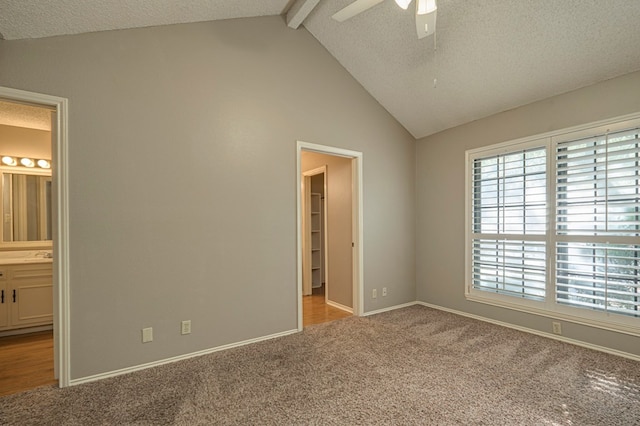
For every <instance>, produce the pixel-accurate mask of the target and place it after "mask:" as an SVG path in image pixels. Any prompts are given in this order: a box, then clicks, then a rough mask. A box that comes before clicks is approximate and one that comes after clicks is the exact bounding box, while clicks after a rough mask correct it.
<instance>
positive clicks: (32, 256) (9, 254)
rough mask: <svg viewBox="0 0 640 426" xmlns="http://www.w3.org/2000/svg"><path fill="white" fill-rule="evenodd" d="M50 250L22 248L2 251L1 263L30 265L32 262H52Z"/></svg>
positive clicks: (0, 253) (0, 254)
mask: <svg viewBox="0 0 640 426" xmlns="http://www.w3.org/2000/svg"><path fill="white" fill-rule="evenodd" d="M51 262H53V258H52V256H51V251H50V250H21V251H2V252H0V266H1V265H28V264H31V263H51Z"/></svg>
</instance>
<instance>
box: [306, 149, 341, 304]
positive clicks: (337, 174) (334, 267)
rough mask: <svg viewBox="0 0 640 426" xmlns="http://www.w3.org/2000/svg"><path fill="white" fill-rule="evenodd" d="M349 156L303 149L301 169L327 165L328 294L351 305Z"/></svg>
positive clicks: (338, 301) (331, 298)
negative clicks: (304, 150)
mask: <svg viewBox="0 0 640 426" xmlns="http://www.w3.org/2000/svg"><path fill="white" fill-rule="evenodd" d="M351 161H352V160H351V159H349V158H344V157H338V156H335V155H325V154H319V153H315V152H302V155H301V159H300V163H301V170H302V171H303V172H306V171H309V170H313V169H315V168H318V167H322V166H327V195H326V197H325V202H326V203H327V252H328V254H327V261H328V265H329V271H328V273H327V278H328V280H327V290H328V291H327V298H328V299H329V300H330V301H332V302H336V303H339V304H341V305H344V306H347V307H349V308H353V248H352V247H351V242H352V241H353V239H352V236H353V234H352V231H353V227H352V220H353V219H352V213H351V210H352V191H351V185H352V182H351V181H352V175H351V173H352V172H351Z"/></svg>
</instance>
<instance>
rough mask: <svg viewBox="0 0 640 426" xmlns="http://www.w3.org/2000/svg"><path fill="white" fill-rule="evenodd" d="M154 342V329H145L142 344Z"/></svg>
mask: <svg viewBox="0 0 640 426" xmlns="http://www.w3.org/2000/svg"><path fill="white" fill-rule="evenodd" d="M152 341H153V328H152V327H148V328H143V329H142V343H149V342H152Z"/></svg>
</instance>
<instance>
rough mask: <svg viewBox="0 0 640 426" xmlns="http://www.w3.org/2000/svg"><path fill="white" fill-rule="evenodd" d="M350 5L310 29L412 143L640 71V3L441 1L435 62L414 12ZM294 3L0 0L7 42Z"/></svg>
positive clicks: (343, 1)
mask: <svg viewBox="0 0 640 426" xmlns="http://www.w3.org/2000/svg"><path fill="white" fill-rule="evenodd" d="M298 1H303V0H298ZM351 1H353V0H321V1H320V2H319V4H318V5H317V6H316V8H315V9H314V10H313V11H312V12H311V14H310V15H309V16H308V17H307V18H306V20H304V22H303V25H304V26H305V27H306V28H307V29H308V30H309V31H310V32H311V33H312V34H313V35H314V36H315V37H316V38H317V39H318V41H319V42H320V43H321V44H322V45H324V46H325V48H327V49H328V50H329V52H331V54H332V55H333V56H335V57H336V59H337V60H338V61H339V62H340V63H341V64H342V65H343V66H344V67H345V68H346V69H347V70H348V71H349V72H350V73H351V74H352V75H353V76H354V78H355V79H356V80H358V81H359V82H360V84H362V86H363V87H364V88H365V89H366V90H367V91H368V92H369V93H371V95H372V96H373V97H375V99H376V100H377V101H378V102H379V103H380V104H381V105H382V106H383V107H384V108H386V109H387V110H388V111H389V112H390V113H391V114H392V115H393V116H394V117H395V118H396V119H397V120H398V121H399V122H400V123H401V124H402V125H403V126H404V127H405V128H407V130H408V131H409V132H411V134H413V135H414V136H415V137H416V138H420V137H423V136H427V135H430V134H433V133H436V132H438V131H441V130H444V129H447V128H450V127H454V126H457V125H460V124H463V123H466V122H469V121H472V120H476V119H479V118H482V117H486V116H489V115H492V114H495V113H497V112H500V111H505V110H508V109H511V108H514V107H517V106H520V105H524V104H527V103H530V102H533V101H536V100H539V99H544V98H547V97H550V96H553V95H556V94H560V93H564V92H568V91H571V90H574V89H578V88H580V87H584V86H587V85H590V84H593V83H596V82H599V81H603V80H607V79H610V78H613V77H616V76H619V75H623V74H627V73H630V72H633V71H636V70H640V47H639V46H640V25H639V23H640V0H607V1H602V0H438V21H437V48H438V49H437V54H434V38H433V37H427V38H425V39H422V40H418V39H417V37H416V32H415V21H414V15H413V14H414V6H413V5H412V6H410V7H409V9H408V10H406V11H404V10H402V9H400V8H399V7H397V5H396V4H395V2H394V1H393V0H385V1H384V2H382V3H381V4H379V5H377V6H375V7H373V8H372V9H370V10H368V11H366V12H364V13H362V14H360V15H358V16H356V17H354V18H352V19H350V20H348V21H345V22H343V23H338V22H335V21H333V20H332V19H331V15H332V14H333V13H335V12H337V11H338V10H340V9H341V8H343V7H344V6H346V5H348V4H349V3H351ZM292 3H293V1H292V0H215V1H214V0H189V1H187V0H183V1H175V0H48V1H42V0H0V33H2V34H3V35H4V38H5V39H7V40H9V39H19V38H30V37H47V36H52V35H60V34H76V33H82V32H90V31H100V30H109V29H120V28H132V27H143V26H150V25H162V24H173V23H182V22H195V21H207V20H216V19H227V18H239V17H249V16H262V15H279V14H282V13H284V12H286V10H287V9H288V8H289V6H290V5H291V4H292ZM283 25H284V23H283ZM292 31H293V30H292ZM436 78H437V87H435V88H434V79H436ZM638 91H639V93H640V88H638Z"/></svg>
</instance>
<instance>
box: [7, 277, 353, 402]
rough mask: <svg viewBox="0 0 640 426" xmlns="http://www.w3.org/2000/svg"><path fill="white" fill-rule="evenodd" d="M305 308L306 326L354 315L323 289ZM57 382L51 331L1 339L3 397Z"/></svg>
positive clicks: (306, 298)
mask: <svg viewBox="0 0 640 426" xmlns="http://www.w3.org/2000/svg"><path fill="white" fill-rule="evenodd" d="M302 308H303V324H304V326H305V327H307V326H309V325H313V324H320V323H323V322H329V321H334V320H338V319H341V318H346V317H350V316H351V314H350V313H349V312H345V311H343V310H342V309H338V308H334V307H333V306H329V305H327V304H326V303H325V298H324V289H323V288H319V289H314V291H313V294H312V295H311V296H305V297H304V299H303V303H302ZM56 383H57V380H55V378H54V373H53V332H52V331H43V332H40V333H33V334H26V335H20V336H9V337H0V396H4V395H9V394H12V393H17V392H22V391H25V390H29V389H33V388H35V387H38V386H44V385H51V384H56Z"/></svg>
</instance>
